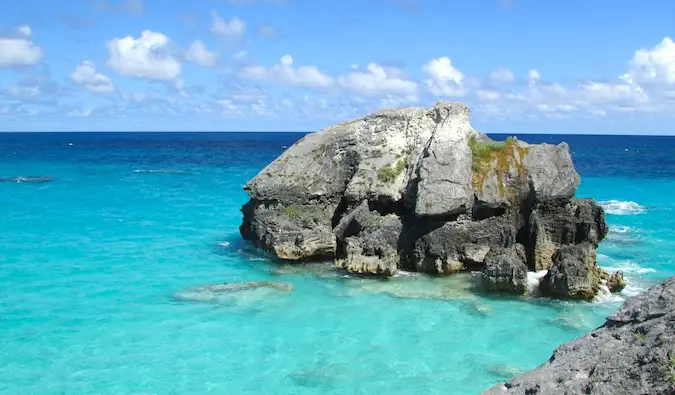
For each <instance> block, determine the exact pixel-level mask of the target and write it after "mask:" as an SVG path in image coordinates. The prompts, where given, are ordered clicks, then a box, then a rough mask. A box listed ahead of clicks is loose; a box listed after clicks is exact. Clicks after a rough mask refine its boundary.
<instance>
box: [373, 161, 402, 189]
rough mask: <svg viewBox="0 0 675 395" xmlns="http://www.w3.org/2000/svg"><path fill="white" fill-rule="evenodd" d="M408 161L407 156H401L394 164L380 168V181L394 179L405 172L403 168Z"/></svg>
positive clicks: (378, 174)
mask: <svg viewBox="0 0 675 395" xmlns="http://www.w3.org/2000/svg"><path fill="white" fill-rule="evenodd" d="M407 162H408V160H407V157H402V158H401V157H399V158H398V159H396V162H395V163H394V166H392V165H386V166H384V167H381V168H380V170H378V171H377V178H378V179H379V180H380V181H382V182H387V183H389V182H392V181H394V180H395V179H396V177H398V176H399V175H400V174H401V173H403V170H404V169H405V167H406V166H407V164H408V163H407Z"/></svg>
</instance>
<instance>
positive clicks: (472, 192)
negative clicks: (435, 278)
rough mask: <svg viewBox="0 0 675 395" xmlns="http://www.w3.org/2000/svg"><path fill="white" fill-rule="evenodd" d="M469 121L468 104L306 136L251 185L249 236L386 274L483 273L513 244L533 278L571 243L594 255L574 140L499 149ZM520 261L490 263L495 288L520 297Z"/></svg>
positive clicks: (351, 268)
mask: <svg viewBox="0 0 675 395" xmlns="http://www.w3.org/2000/svg"><path fill="white" fill-rule="evenodd" d="M469 118H470V110H469V108H468V107H466V106H465V105H463V104H461V103H447V102H441V103H436V104H435V105H434V106H433V107H432V108H402V109H391V110H382V111H378V112H376V113H374V114H371V115H368V116H366V117H364V118H361V119H358V120H355V121H351V122H345V123H341V124H337V125H334V126H331V127H328V128H325V129H323V130H321V131H319V132H316V133H311V134H308V135H306V136H305V137H303V138H302V139H300V140H299V141H298V142H296V143H295V144H294V145H293V146H291V147H290V148H288V149H287V150H286V151H285V152H284V153H283V154H282V155H281V156H280V157H279V158H277V159H276V160H274V161H273V162H272V163H270V164H269V165H268V166H267V167H265V168H264V169H263V170H262V171H261V172H260V173H259V174H258V175H257V176H256V177H255V178H253V179H252V180H251V181H249V182H248V184H246V186H245V187H244V189H245V190H246V191H247V192H248V194H249V196H250V198H251V199H250V201H249V202H248V203H247V204H246V205H245V206H244V207H243V209H242V211H243V214H244V220H243V224H242V225H241V227H240V231H241V234H242V235H243V237H244V238H245V239H247V240H250V241H251V242H252V243H253V244H254V245H255V246H257V247H260V248H262V249H264V250H266V251H268V252H270V253H272V254H273V255H274V256H276V257H278V258H281V259H283V260H292V261H305V260H313V259H333V260H334V261H335V263H336V265H337V266H339V267H340V268H343V269H344V270H346V271H348V272H352V273H358V274H373V275H382V276H391V275H394V274H395V273H396V272H397V270H399V269H405V270H412V271H419V272H425V273H431V274H436V275H450V274H453V273H456V272H460V271H464V270H483V269H484V268H485V265H484V262H485V259H486V257H487V256H489V253H490V251H491V250H492V249H495V250H496V251H498V252H499V251H501V253H504V251H502V249H511V248H514V246H515V245H516V244H520V245H522V247H519V248H522V249H521V250H519V251H521V252H522V250H524V251H525V254H524V255H525V259H524V262H525V264H526V267H527V269H528V270H543V269H548V268H550V267H551V266H552V265H553V259H554V256H555V255H556V253H557V251H558V250H559V249H561V248H562V247H564V246H572V245H577V244H581V243H588V244H589V245H591V246H593V248H595V247H596V246H597V244H598V243H599V242H600V240H602V239H603V238H604V237H605V235H606V234H607V225H606V224H605V221H604V212H603V209H602V207H600V206H599V205H598V204H596V203H595V202H594V201H592V200H588V199H574V198H573V196H574V194H575V192H576V188H577V186H578V185H579V175H578V174H577V172H576V170H575V169H574V165H573V163H572V159H571V157H570V154H569V147H568V146H567V144H564V143H562V144H558V145H550V144H539V145H530V144H527V143H525V142H522V141H518V140H517V139H515V138H509V139H506V140H505V141H503V142H495V141H492V140H491V139H489V138H488V137H487V136H486V135H484V134H482V133H479V132H477V131H475V130H474V129H473V128H472V127H471V125H470V123H469ZM512 257H513V255H512V254H510V253H509V259H508V260H505V261H504V260H501V261H499V263H495V262H492V263H491V266H490V268H489V270H487V271H486V272H485V273H486V274H485V275H486V278H487V280H486V284H493V285H494V287H492V286H488V289H494V290H501V291H509V292H518V293H520V289H521V285H522V270H521V269H522V266H521V265H516V266H509V265H510V264H514V261H513V260H511V259H510V258H512ZM519 257H520V255H519ZM560 259H561V260H564V259H567V255H566V256H563V257H562V258H560ZM505 262H509V263H505ZM509 267H510V268H511V269H514V270H515V269H517V270H515V271H513V272H512V273H511V274H509V273H507V272H506V271H508V270H510V269H508V268H509ZM504 276H506V277H504ZM509 276H515V277H513V278H511V279H510V280H504V279H505V278H508V277H509ZM491 281H494V283H491ZM504 281H507V282H510V283H511V285H505V284H506V283H504ZM497 284H500V285H497Z"/></svg>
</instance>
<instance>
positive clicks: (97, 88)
mask: <svg viewBox="0 0 675 395" xmlns="http://www.w3.org/2000/svg"><path fill="white" fill-rule="evenodd" d="M70 80H71V81H73V82H74V83H75V84H77V85H82V86H84V87H85V88H87V89H88V90H90V91H92V92H95V93H109V92H113V91H114V90H115V87H114V86H113V84H112V81H110V78H108V77H107V76H105V75H103V74H101V73H98V72H97V71H96V64H94V62H91V61H88V60H85V61H83V62H82V63H80V64H78V65H77V67H75V70H73V72H72V73H71V74H70Z"/></svg>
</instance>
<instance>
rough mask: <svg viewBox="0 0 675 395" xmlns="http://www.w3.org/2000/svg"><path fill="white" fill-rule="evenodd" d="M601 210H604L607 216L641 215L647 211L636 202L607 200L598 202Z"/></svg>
mask: <svg viewBox="0 0 675 395" xmlns="http://www.w3.org/2000/svg"><path fill="white" fill-rule="evenodd" d="M600 205H601V206H602V208H604V209H605V212H606V213H607V214H614V215H634V214H641V213H644V212H645V211H647V209H646V208H645V207H644V206H641V205H640V204H638V203H636V202H630V201H621V200H607V201H604V202H600Z"/></svg>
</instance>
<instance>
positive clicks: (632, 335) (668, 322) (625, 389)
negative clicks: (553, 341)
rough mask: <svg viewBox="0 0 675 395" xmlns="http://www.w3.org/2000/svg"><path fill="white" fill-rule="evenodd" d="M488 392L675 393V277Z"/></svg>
mask: <svg viewBox="0 0 675 395" xmlns="http://www.w3.org/2000/svg"><path fill="white" fill-rule="evenodd" d="M483 394H486V395H498V394H504V395H511V394H513V395H526V394H537V395H560V394H570V395H571V394H593V395H624V394H625V395H632V394H645V395H649V394H654V395H656V394H661V395H665V394H675V277H671V278H669V279H667V280H666V281H664V282H663V283H661V284H659V285H656V286H653V287H651V288H650V289H648V290H647V291H645V292H644V293H642V294H640V295H638V296H635V297H633V298H631V299H629V300H627V301H626V302H625V303H624V304H623V306H622V307H621V308H620V309H619V311H617V312H616V313H614V314H612V315H611V316H609V317H608V318H607V321H606V322H605V324H604V325H603V326H601V327H600V328H598V329H596V330H594V331H593V332H591V333H590V334H588V335H585V336H582V337H580V338H578V339H576V340H574V341H572V342H570V343H567V344H565V345H562V346H560V347H558V348H557V349H556V350H555V351H554V352H553V355H552V356H551V357H550V358H549V360H548V361H546V362H545V363H544V364H542V365H541V366H539V367H538V368H536V369H534V370H532V371H530V372H528V373H526V374H524V375H522V376H520V377H517V378H514V379H512V380H510V381H508V382H506V383H502V384H499V385H497V386H495V387H494V388H491V389H490V390H488V391H486V392H484V393H483Z"/></svg>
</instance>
